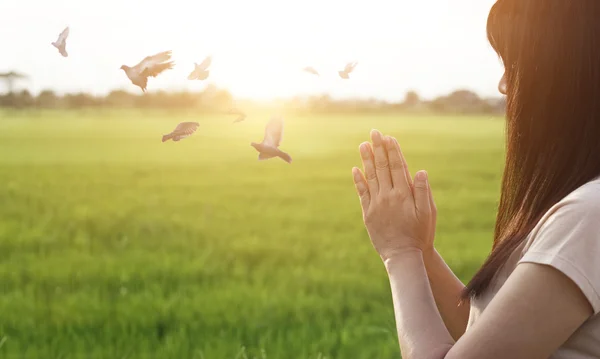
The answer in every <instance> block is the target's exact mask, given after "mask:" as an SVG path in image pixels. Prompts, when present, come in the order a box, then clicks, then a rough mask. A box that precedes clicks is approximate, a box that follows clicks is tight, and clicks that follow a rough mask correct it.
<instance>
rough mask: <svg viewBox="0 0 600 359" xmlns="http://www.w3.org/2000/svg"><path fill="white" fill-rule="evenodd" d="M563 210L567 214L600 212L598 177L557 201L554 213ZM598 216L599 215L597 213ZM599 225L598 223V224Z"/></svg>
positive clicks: (599, 178) (599, 179) (599, 182)
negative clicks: (572, 212)
mask: <svg viewBox="0 0 600 359" xmlns="http://www.w3.org/2000/svg"><path fill="white" fill-rule="evenodd" d="M561 208H562V209H563V210H566V211H568V212H571V211H575V212H579V211H592V212H595V213H599V212H600V177H597V178H595V179H593V180H591V181H589V182H587V183H585V184H584V185H582V186H580V187H579V188H577V189H575V190H574V191H573V192H571V193H570V194H568V195H567V196H566V197H565V198H563V199H562V200H561V201H559V202H558V203H557V204H556V205H555V206H554V208H553V209H554V211H552V210H551V211H550V212H556V211H557V210H558V209H561ZM599 214H600V213H599ZM599 224H600V222H599Z"/></svg>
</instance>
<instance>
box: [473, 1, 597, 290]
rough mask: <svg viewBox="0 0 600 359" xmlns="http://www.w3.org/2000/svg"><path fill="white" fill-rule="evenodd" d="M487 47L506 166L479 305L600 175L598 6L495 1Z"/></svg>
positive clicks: (480, 275) (479, 277)
mask: <svg viewBox="0 0 600 359" xmlns="http://www.w3.org/2000/svg"><path fill="white" fill-rule="evenodd" d="M487 33H488V39H489V42H490V44H491V45H492V47H493V48H494V50H496V52H497V53H498V55H499V56H500V58H501V59H502V62H503V63H504V67H505V70H506V80H507V98H506V100H507V101H506V102H507V110H506V165H505V168H504V175H503V178H502V188H501V196H500V203H499V206H498V214H497V218H496V228H495V232H494V242H493V246H492V251H491V253H490V255H489V256H488V258H487V259H486V261H485V263H484V264H483V266H482V267H481V268H480V269H479V271H478V272H477V273H476V274H475V276H474V277H473V279H472V280H471V281H470V282H469V284H468V285H467V287H466V288H465V290H464V292H463V299H466V298H469V297H477V296H479V295H480V294H482V293H483V292H484V291H485V290H486V289H487V288H488V286H489V285H490V283H491V282H492V280H493V278H494V276H495V275H496V273H497V272H498V270H499V269H500V268H501V267H502V266H503V265H504V263H505V262H506V261H507V260H508V258H509V256H510V255H511V254H512V253H513V252H514V251H515V250H516V249H517V248H518V247H519V245H521V244H522V243H523V242H524V241H525V239H526V237H527V235H528V234H529V233H530V232H531V230H532V229H533V227H534V226H535V225H536V223H537V222H538V221H539V220H540V219H541V217H542V216H543V215H544V213H545V212H546V211H548V210H549V209H550V208H551V207H552V206H553V205H554V204H556V203H557V202H558V201H560V200H561V199H562V198H564V197H565V196H566V195H568V194H569V193H570V192H572V191H573V190H575V189H576V188H578V187H579V186H581V185H583V184H585V183H586V182H588V181H590V180H592V179H594V178H595V177H597V176H599V175H600V1H599V0H576V1H568V0H498V1H497V2H496V3H495V4H494V6H493V7H492V10H491V12H490V15H489V18H488V24H487Z"/></svg>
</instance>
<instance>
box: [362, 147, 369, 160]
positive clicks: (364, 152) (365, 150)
mask: <svg viewBox="0 0 600 359" xmlns="http://www.w3.org/2000/svg"><path fill="white" fill-rule="evenodd" d="M360 155H361V156H362V158H364V159H367V158H369V146H368V145H367V144H366V143H363V144H361V145H360Z"/></svg>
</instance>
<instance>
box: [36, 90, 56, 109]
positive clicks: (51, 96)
mask: <svg viewBox="0 0 600 359" xmlns="http://www.w3.org/2000/svg"><path fill="white" fill-rule="evenodd" d="M59 101H60V98H59V97H58V96H56V93H54V91H52V90H44V91H42V92H40V93H39V95H38V96H37V98H36V101H35V102H36V105H37V106H38V107H40V108H55V107H58V105H59Z"/></svg>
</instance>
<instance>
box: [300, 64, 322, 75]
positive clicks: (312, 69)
mask: <svg viewBox="0 0 600 359" xmlns="http://www.w3.org/2000/svg"><path fill="white" fill-rule="evenodd" d="M302 70H303V71H306V72H308V73H309V74H313V75H317V76H320V75H319V73H318V72H317V70H315V69H314V68H313V67H310V66H307V67H305V68H303V69H302Z"/></svg>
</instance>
